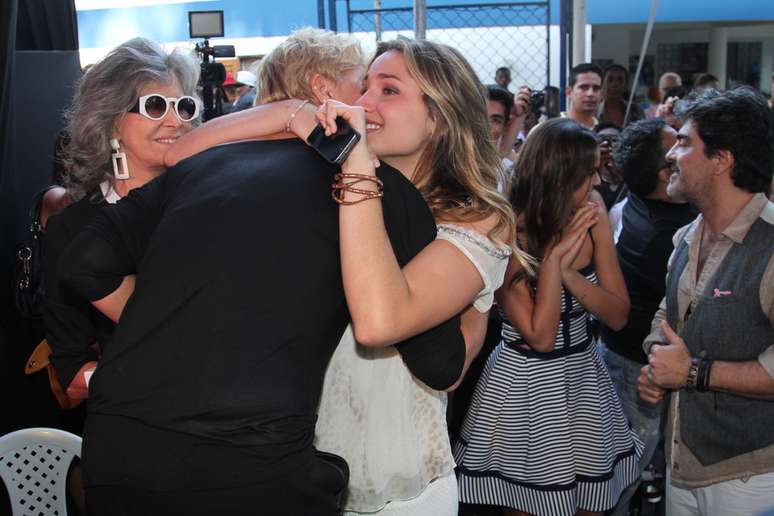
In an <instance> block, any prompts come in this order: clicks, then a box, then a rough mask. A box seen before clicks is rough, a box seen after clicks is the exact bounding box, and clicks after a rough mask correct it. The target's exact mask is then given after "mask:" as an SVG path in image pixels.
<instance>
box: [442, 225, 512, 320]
mask: <svg viewBox="0 0 774 516" xmlns="http://www.w3.org/2000/svg"><path fill="white" fill-rule="evenodd" d="M436 238H437V239H439V240H446V241H447V242H449V243H451V244H452V245H454V246H455V247H456V248H457V249H459V250H460V251H462V253H463V254H464V255H465V256H467V257H468V260H470V261H471V262H472V263H473V265H475V266H476V269H478V273H479V274H481V278H482V279H483V280H484V289H483V290H482V291H481V292H479V293H478V295H477V296H476V299H475V300H474V302H473V306H475V307H476V310H478V311H479V312H482V313H483V312H486V311H487V310H489V309H490V308H491V307H492V303H494V293H495V290H497V289H498V288H500V285H502V283H503V278H504V277H505V269H506V268H507V267H508V258H509V257H510V256H511V253H512V250H511V248H510V247H507V246H503V245H499V244H496V243H494V242H492V240H490V239H489V238H487V236H486V235H482V234H481V233H479V232H478V231H473V230H470V229H467V228H462V227H460V226H454V225H452V224H439V225H438V235H437V236H436Z"/></svg>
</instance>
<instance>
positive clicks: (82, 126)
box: [63, 38, 199, 201]
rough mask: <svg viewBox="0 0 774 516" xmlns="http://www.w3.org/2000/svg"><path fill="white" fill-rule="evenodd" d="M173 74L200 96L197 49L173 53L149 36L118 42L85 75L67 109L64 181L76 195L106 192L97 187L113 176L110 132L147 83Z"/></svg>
mask: <svg viewBox="0 0 774 516" xmlns="http://www.w3.org/2000/svg"><path fill="white" fill-rule="evenodd" d="M173 78H175V79H177V82H178V83H179V84H180V87H181V89H182V91H183V94H184V95H191V96H194V97H196V96H197V95H196V84H197V82H198V80H199V65H198V63H197V62H196V59H195V58H194V56H193V55H192V53H191V52H189V51H187V50H184V49H181V48H176V49H175V50H174V51H172V52H171V53H168V52H167V51H166V50H164V48H163V47H161V45H159V44H158V43H156V42H153V41H151V40H148V39H144V38H134V39H130V40H129V41H127V42H125V43H122V44H121V45H118V46H117V47H115V48H114V49H113V50H111V51H110V52H109V53H108V54H107V55H106V56H105V57H104V58H102V59H101V60H100V61H99V62H97V63H96V64H94V66H92V67H91V68H89V70H88V71H87V72H86V73H85V74H84V75H83V77H82V78H81V80H80V83H79V85H78V90H77V92H76V93H75V96H74V97H73V101H72V103H71V104H70V107H69V108H68V109H67V111H66V112H65V118H66V121H67V132H68V133H69V136H70V142H69V143H68V145H67V147H66V149H65V152H64V157H63V161H64V164H65V167H66V170H67V173H66V175H65V186H66V187H67V190H68V193H69V195H70V198H71V199H72V200H73V201H77V200H79V199H81V198H83V197H84V196H86V195H88V194H91V193H95V194H96V196H97V197H101V192H99V190H98V188H97V187H98V186H99V185H100V184H101V183H102V182H103V181H105V180H108V181H111V183H112V180H113V179H112V178H113V166H112V164H111V159H110V154H111V152H112V151H111V149H110V138H111V135H112V134H113V129H114V128H115V124H116V122H117V120H118V117H120V116H121V115H123V114H124V113H126V112H127V111H128V110H129V109H131V108H132V106H133V105H134V104H135V102H137V96H138V95H139V93H140V90H141V89H142V88H143V86H144V85H145V84H147V83H148V82H169V81H171V80H172V79H173Z"/></svg>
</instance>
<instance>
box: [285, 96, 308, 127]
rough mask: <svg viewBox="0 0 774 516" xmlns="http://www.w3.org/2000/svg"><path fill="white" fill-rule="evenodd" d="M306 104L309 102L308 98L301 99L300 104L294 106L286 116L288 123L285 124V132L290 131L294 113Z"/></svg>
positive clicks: (294, 116)
mask: <svg viewBox="0 0 774 516" xmlns="http://www.w3.org/2000/svg"><path fill="white" fill-rule="evenodd" d="M307 104H309V101H308V100H305V101H303V102H302V103H301V104H299V105H298V106H297V107H296V109H294V110H293V112H292V113H290V116H289V117H288V123H287V124H285V132H286V133H289V132H290V124H292V123H293V119H294V118H296V115H297V114H298V112H299V111H301V110H302V109H303V108H304V106H306V105H307Z"/></svg>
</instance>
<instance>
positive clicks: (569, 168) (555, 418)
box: [455, 119, 642, 516]
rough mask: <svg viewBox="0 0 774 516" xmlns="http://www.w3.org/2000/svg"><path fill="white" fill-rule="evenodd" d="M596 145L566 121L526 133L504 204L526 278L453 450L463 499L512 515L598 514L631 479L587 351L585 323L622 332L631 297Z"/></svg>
mask: <svg viewBox="0 0 774 516" xmlns="http://www.w3.org/2000/svg"><path fill="white" fill-rule="evenodd" d="M598 163H599V152H598V150H597V142H596V139H595V138H594V135H593V134H592V133H591V132H590V131H588V130H586V129H584V128H583V127H581V126H580V125H579V124H577V123H576V122H574V121H572V120H569V119H555V120H550V121H548V122H545V123H543V124H541V125H540V126H538V127H536V128H535V129H534V130H533V131H532V132H531V133H530V135H529V138H528V139H527V141H526V143H525V144H524V147H523V149H522V151H521V154H520V156H519V163H518V166H517V168H516V170H517V173H518V179H517V182H516V184H515V186H514V189H513V192H512V194H511V202H512V204H513V206H514V209H515V211H516V214H517V224H518V228H519V229H518V235H519V239H520V244H521V246H522V248H524V249H526V250H527V251H528V252H529V253H530V254H531V255H532V256H533V257H534V258H535V260H536V263H537V264H536V266H535V267H534V270H527V269H525V268H524V266H522V265H521V264H520V263H519V262H518V261H517V260H513V259H512V260H511V261H510V264H509V266H508V270H507V271H506V275H505V281H504V283H503V287H502V288H501V289H500V290H499V291H498V302H499V304H500V307H501V309H502V310H503V312H504V313H503V316H504V321H505V322H504V323H503V332H502V337H503V339H502V342H501V343H500V344H499V345H498V347H497V348H496V349H495V351H494V352H493V353H492V355H491V356H490V357H489V360H488V362H487V365H486V368H485V370H484V373H483V374H482V376H481V379H480V380H479V382H478V385H477V387H476V392H475V394H474V397H473V402H472V404H471V407H470V410H469V412H468V414H467V417H466V419H465V423H464V425H463V428H462V432H461V436H460V439H459V441H458V442H457V444H456V446H455V459H456V461H457V464H458V466H459V493H460V500H461V501H463V502H467V503H478V504H490V505H500V506H503V507H506V514H508V515H523V514H535V515H546V516H565V515H566V516H572V515H574V514H578V515H593V514H600V515H601V514H602V513H603V512H604V511H605V510H607V509H609V508H611V507H613V506H614V505H615V503H616V501H617V500H618V497H619V496H620V494H621V492H622V491H623V490H624V489H625V488H626V487H627V486H628V485H629V484H631V483H632V482H634V480H635V479H636V478H637V477H638V474H639V473H638V469H637V461H638V458H639V455H640V453H641V448H642V445H641V443H640V442H639V440H638V439H637V437H636V435H635V434H634V432H632V431H631V429H630V427H629V424H628V422H627V420H626V417H625V416H624V413H623V410H622V408H621V404H620V402H619V400H618V398H617V397H616V394H615V391H614V390H613V386H612V383H611V381H610V378H609V376H608V374H607V370H606V369H605V366H604V364H602V362H601V361H600V359H599V357H598V356H597V354H596V351H595V347H594V345H593V337H592V335H591V331H590V324H589V323H590V315H591V314H593V315H594V316H595V317H596V318H597V319H600V320H601V321H603V322H604V323H605V324H606V325H608V326H609V327H611V328H620V327H623V326H624V325H625V324H626V318H627V315H628V312H629V297H628V294H627V292H626V285H625V283H624V280H623V277H622V275H621V271H620V269H619V267H618V261H617V258H616V254H615V248H614V245H613V240H612V236H611V234H610V227H609V225H608V224H607V223H606V220H607V214H606V212H605V209H604V204H603V203H602V201H601V198H600V197H599V195H598V194H596V192H594V190H593V186H594V185H595V184H599V177H598V175H597V166H598Z"/></svg>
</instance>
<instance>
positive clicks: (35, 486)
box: [0, 428, 81, 516]
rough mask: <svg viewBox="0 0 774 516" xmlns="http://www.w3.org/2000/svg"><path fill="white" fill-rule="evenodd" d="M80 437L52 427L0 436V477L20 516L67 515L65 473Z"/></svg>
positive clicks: (77, 449) (78, 444)
mask: <svg viewBox="0 0 774 516" xmlns="http://www.w3.org/2000/svg"><path fill="white" fill-rule="evenodd" d="M80 455H81V438H80V437H78V436H77V435H73V434H71V433H69V432H65V431H64V430H57V429H55V428H25V429H24V430H17V431H16V432H11V433H10V434H6V435H4V436H2V437H0V477H1V478H2V479H3V482H4V483H5V487H6V488H7V490H8V497H9V498H10V499H11V510H12V511H13V514H14V515H15V516H19V515H22V514H24V515H36V516H37V515H45V516H49V515H56V516H66V514H67V495H66V486H67V471H68V469H69V468H70V463H71V462H72V460H73V457H76V456H77V457H80Z"/></svg>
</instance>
